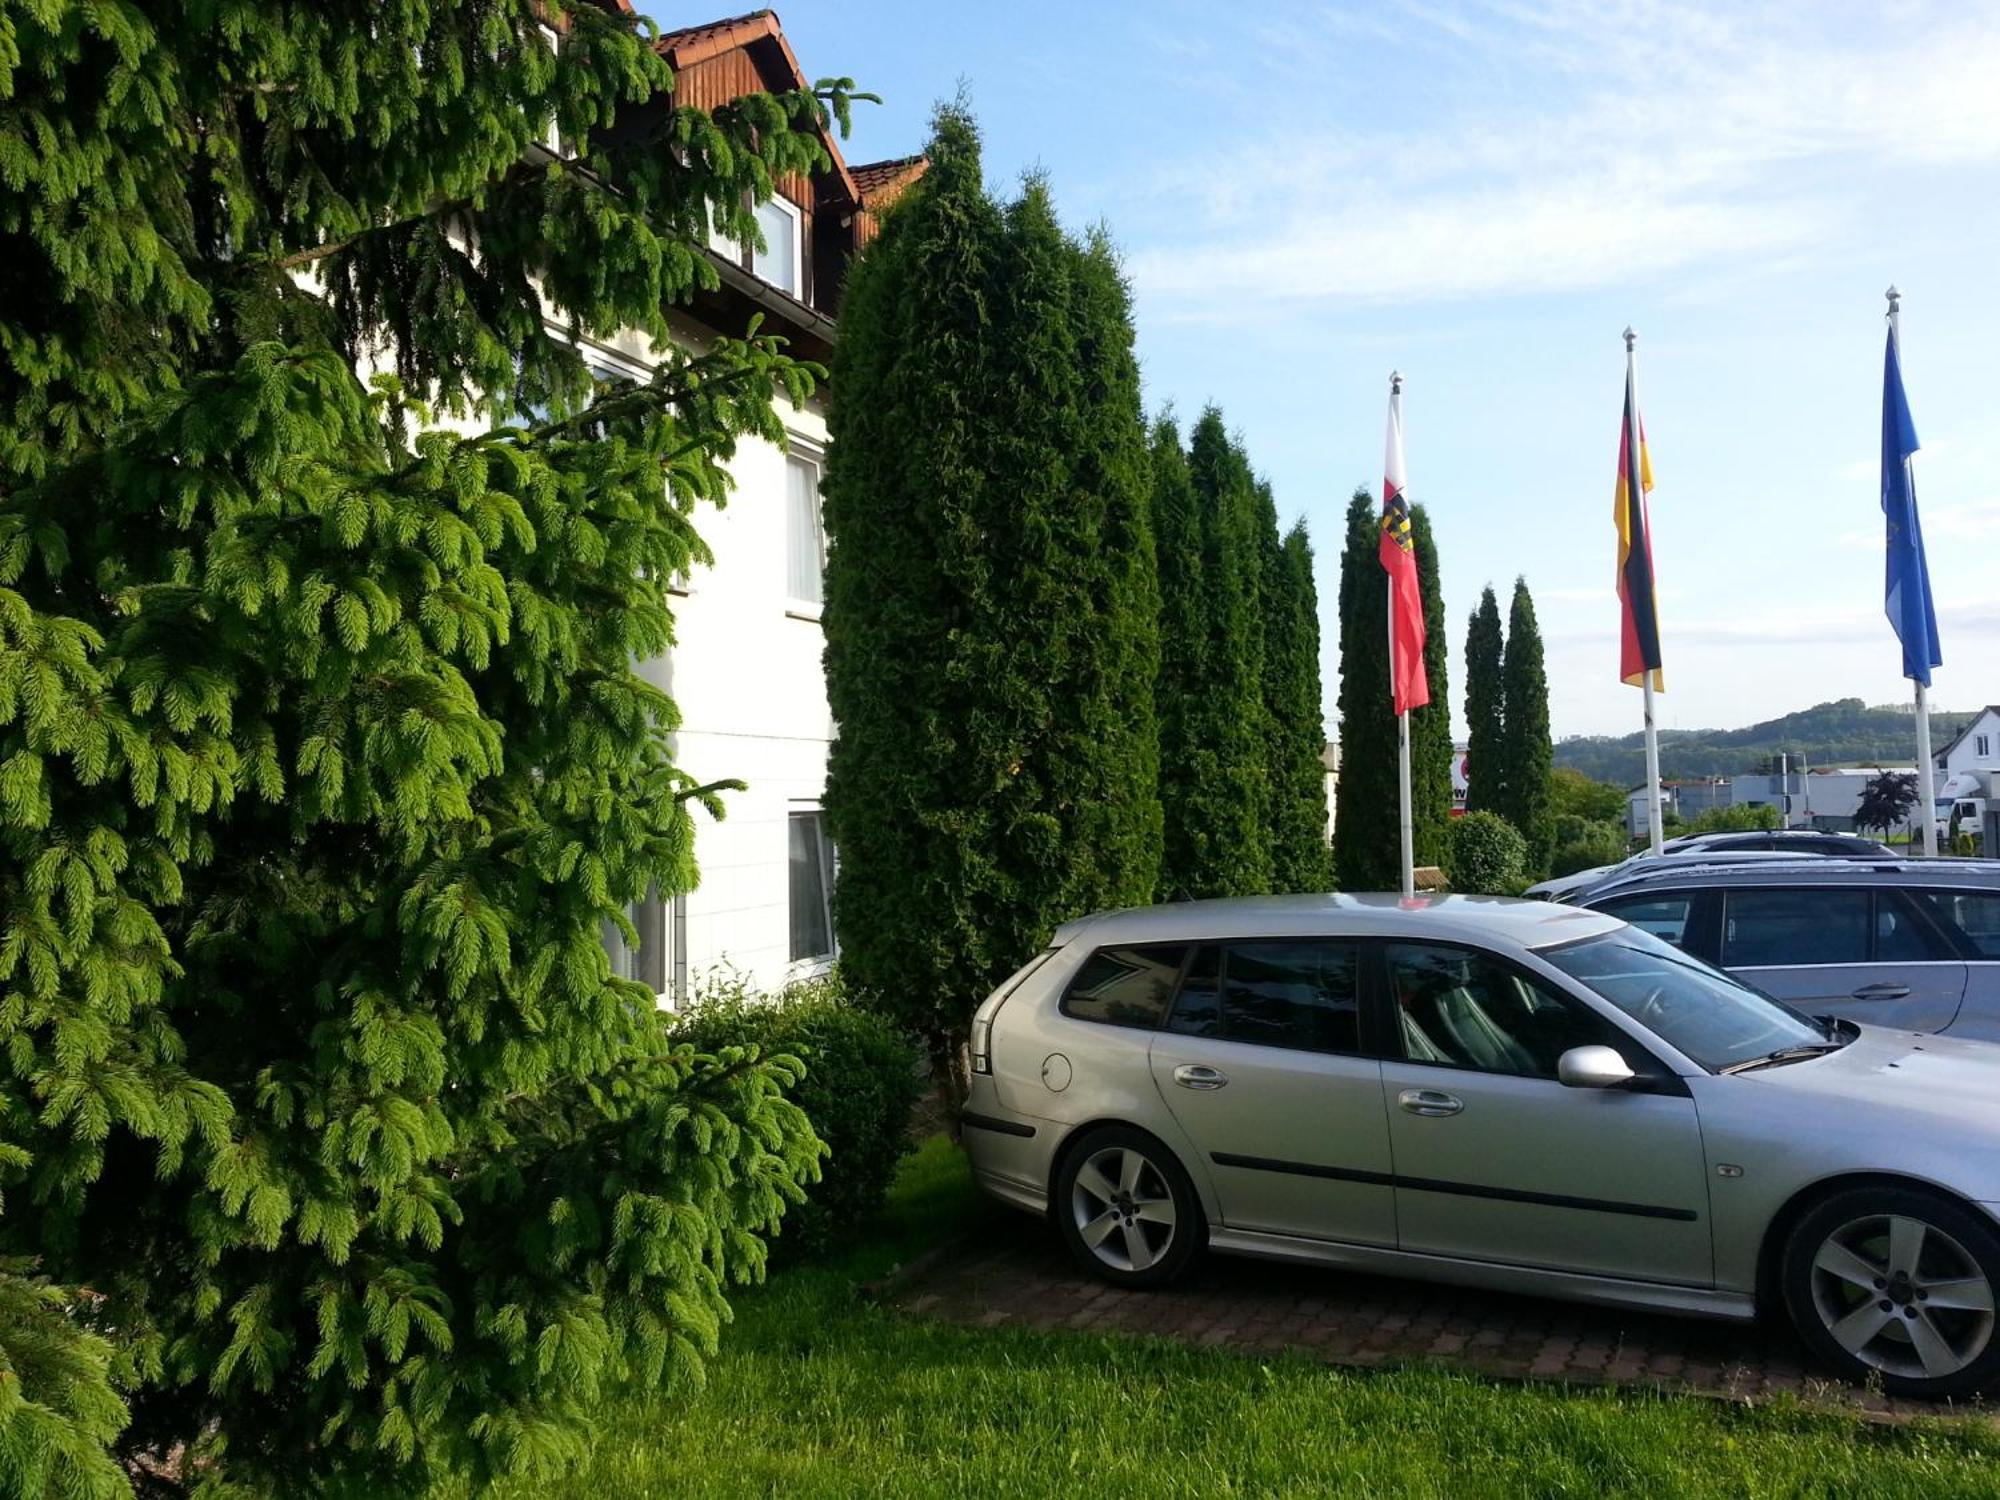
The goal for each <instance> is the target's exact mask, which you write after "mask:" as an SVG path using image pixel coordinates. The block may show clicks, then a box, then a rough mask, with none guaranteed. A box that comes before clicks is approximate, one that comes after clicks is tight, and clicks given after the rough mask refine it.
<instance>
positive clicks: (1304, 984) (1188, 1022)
mask: <svg viewBox="0 0 2000 1500" xmlns="http://www.w3.org/2000/svg"><path fill="white" fill-rule="evenodd" d="M1218 952H1219V953H1220V962H1219V963H1218V962H1217V955H1218ZM1172 1029H1173V1030H1175V1031H1179V1032H1185V1033H1187V1034H1188V1035H1191V1036H1212V1037H1218V1038H1220V1039H1222V1040H1224V1041H1230V1042H1255V1043H1258V1044H1260V1045H1262V1046H1266V1047H1293V1048H1297V1049H1299V1050H1301V1051H1306V1052H1345V1053H1356V1052H1359V1051H1360V1050H1361V992H1360V978H1359V963H1358V956H1357V952H1356V949H1355V946H1354V945H1353V944H1352V943H1337V942H1326V941H1321V940H1314V939H1310V938H1294V939H1286V940H1283V941H1280V940H1276V939H1273V940H1271V941H1269V942H1254V943H1231V944H1230V945H1229V946H1228V947H1227V948H1225V949H1221V950H1217V949H1215V948H1204V949H1203V950H1202V953H1201V956H1200V957H1199V958H1197V959H1196V961H1195V962H1194V964H1193V965H1192V966H1191V967H1190V969H1189V971H1188V979H1187V983H1186V984H1185V985H1184V986H1183V987H1182V990H1181V998H1180V1001H1179V1002H1178V1003H1177V1004H1176V1005H1175V1006H1174V1018H1173V1023H1172Z"/></svg>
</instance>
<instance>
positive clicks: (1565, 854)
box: [1549, 817, 1630, 875]
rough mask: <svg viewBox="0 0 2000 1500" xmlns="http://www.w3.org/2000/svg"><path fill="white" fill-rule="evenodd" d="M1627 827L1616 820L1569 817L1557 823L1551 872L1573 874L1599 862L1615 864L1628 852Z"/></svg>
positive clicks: (1550, 862)
mask: <svg viewBox="0 0 2000 1500" xmlns="http://www.w3.org/2000/svg"><path fill="white" fill-rule="evenodd" d="M1629 847H1630V846H1629V845H1628V843H1627V841H1626V838H1625V830H1624V829H1623V828H1621V827H1619V825H1618V824H1616V823H1602V822H1594V821H1590V820H1588V819H1584V818H1575V817H1566V818H1560V819H1558V820H1557V822H1556V852H1555V855H1554V857H1553V858H1552V859H1551V860H1550V861H1549V873H1550V874H1552V875H1574V874H1575V873H1576V872H1577V871H1578V870H1590V869H1595V868H1596V867H1597V866H1598V865H1615V864H1617V863H1618V861H1619V860H1621V859H1623V858H1624V857H1625V855H1626V853H1627V852H1628V849H1629Z"/></svg>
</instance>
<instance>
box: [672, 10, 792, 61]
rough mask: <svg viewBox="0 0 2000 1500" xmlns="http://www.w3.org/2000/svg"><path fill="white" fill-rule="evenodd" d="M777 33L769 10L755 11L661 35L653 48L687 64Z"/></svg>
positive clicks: (773, 18) (776, 20) (775, 24)
mask: <svg viewBox="0 0 2000 1500" xmlns="http://www.w3.org/2000/svg"><path fill="white" fill-rule="evenodd" d="M777 31H778V18H777V16H776V15H774V14H773V13H772V12H770V11H768V10H753V11H749V12H747V13H746V14H744V15H740V16H730V17H728V18H727V19H726V20H721V21H704V22H703V23H702V24H701V25H699V26H683V27H681V29H680V30H678V31H665V32H662V33H660V38H659V40H658V41H657V42H655V43H654V46H656V47H657V48H658V49H659V50H660V51H661V52H663V53H665V54H666V55H667V56H668V57H669V58H671V59H673V60H674V61H676V62H679V63H682V64H686V63H692V62H699V61H701V60H702V59H703V58H705V57H713V56H715V54H716V53H718V52H726V51H728V50H729V49H730V48H731V47H740V46H742V45H743V44H744V43H745V42H749V41H754V40H756V39H757V38H758V37H760V36H775V35H776V34H777Z"/></svg>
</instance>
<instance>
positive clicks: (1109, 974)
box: [1062, 943, 1187, 1028]
mask: <svg viewBox="0 0 2000 1500" xmlns="http://www.w3.org/2000/svg"><path fill="white" fill-rule="evenodd" d="M1186 957H1187V947H1186V945H1185V944H1182V943H1156V944H1150V945H1148V946H1146V947H1131V948H1100V949H1098V950H1097V952H1095V953H1093V954H1091V955H1090V957H1089V958H1087V959H1085V960H1084V963H1083V967H1082V968H1081V969H1079V970H1077V974H1076V978H1074V979H1072V980H1071V981H1070V982H1069V988H1068V989H1067V990H1065V991H1064V992H1063V998H1062V1012H1063V1014H1064V1015H1066V1016H1074V1017H1076V1018H1077V1019H1078V1020H1079V1021H1102V1022H1104V1023H1105V1024H1106V1025H1109V1026H1144V1027H1148V1028H1150V1027H1154V1026H1158V1025H1159V1024H1160V1022H1161V1021H1162V1020H1163V1019H1164V1018H1165V1017H1166V1014H1167V1004H1168V1002H1169V1001H1171V1000H1172V999H1173V997H1174V980H1175V978H1176V977H1177V976H1178V975H1179V974H1180V971H1181V960H1182V959H1184V958H1186Z"/></svg>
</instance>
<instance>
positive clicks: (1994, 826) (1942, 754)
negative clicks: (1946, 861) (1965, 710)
mask: <svg viewBox="0 0 2000 1500" xmlns="http://www.w3.org/2000/svg"><path fill="white" fill-rule="evenodd" d="M1932 759H1933V761H1934V762H1935V765H1936V768H1937V786H1936V791H1937V809H1936V816H1937V817H1938V819H1939V820H1940V821H1941V822H1944V823H1945V824H1946V826H1947V827H1949V826H1950V823H1949V820H1950V818H1951V817H1952V814H1953V813H1954V812H1956V813H1957V814H1958V817H1959V827H1960V828H1961V829H1963V830H1965V831H1966V832H1975V831H1976V832H1977V833H1979V835H1980V847H1981V849H1982V850H1994V849H2000V704H1990V703H1989V704H1988V705H1987V706H1986V707H1985V708H1983V709H1981V710H1980V711H1979V712H1978V714H1976V715H1975V716H1974V717H1973V720H1972V722H1971V723H1970V724H1968V725H1966V726H1965V728H1964V729H1963V730H1961V731H1960V732H1959V734H1958V736H1957V737H1956V738H1955V739H1953V740H1952V742H1951V743H1950V744H1948V745H1946V746H1945V747H1944V748H1943V749H1942V750H1940V751H1938V752H1937V753H1936V754H1935V755H1934V756H1933V757H1932Z"/></svg>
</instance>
